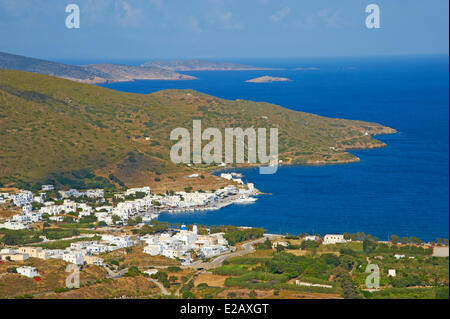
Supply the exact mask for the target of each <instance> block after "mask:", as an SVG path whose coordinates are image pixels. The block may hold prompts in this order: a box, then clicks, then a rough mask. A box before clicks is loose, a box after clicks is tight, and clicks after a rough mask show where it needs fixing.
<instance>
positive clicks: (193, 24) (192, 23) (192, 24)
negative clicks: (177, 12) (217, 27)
mask: <svg viewBox="0 0 450 319" xmlns="http://www.w3.org/2000/svg"><path fill="white" fill-rule="evenodd" d="M188 27H189V28H190V29H191V30H192V31H194V32H201V31H202V28H201V27H200V23H199V22H198V20H197V18H195V17H194V16H190V17H189V19H188Z"/></svg>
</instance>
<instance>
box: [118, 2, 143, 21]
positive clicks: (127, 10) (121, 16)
mask: <svg viewBox="0 0 450 319" xmlns="http://www.w3.org/2000/svg"><path fill="white" fill-rule="evenodd" d="M114 8H115V14H116V18H117V20H118V21H119V23H120V24H121V25H122V26H136V25H138V24H139V22H140V20H141V18H142V9H140V8H134V7H133V6H132V5H131V4H130V3H129V2H127V1H123V0H119V1H116V2H115V7H114Z"/></svg>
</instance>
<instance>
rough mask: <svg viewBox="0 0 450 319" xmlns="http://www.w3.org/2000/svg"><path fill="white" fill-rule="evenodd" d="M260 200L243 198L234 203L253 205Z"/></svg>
mask: <svg viewBox="0 0 450 319" xmlns="http://www.w3.org/2000/svg"><path fill="white" fill-rule="evenodd" d="M257 200H258V199H257V198H255V197H249V196H241V197H239V198H238V199H236V200H235V201H234V203H235V204H252V203H254V202H256V201H257Z"/></svg>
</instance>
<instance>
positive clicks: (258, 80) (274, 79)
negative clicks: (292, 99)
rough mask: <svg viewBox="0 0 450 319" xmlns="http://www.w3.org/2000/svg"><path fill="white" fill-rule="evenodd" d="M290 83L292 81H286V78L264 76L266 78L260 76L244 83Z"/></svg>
mask: <svg viewBox="0 0 450 319" xmlns="http://www.w3.org/2000/svg"><path fill="white" fill-rule="evenodd" d="M290 81H292V80H291V79H288V78H277V77H273V76H268V75H266V76H261V77H259V78H255V79H251V80H247V81H245V82H248V83H271V82H290Z"/></svg>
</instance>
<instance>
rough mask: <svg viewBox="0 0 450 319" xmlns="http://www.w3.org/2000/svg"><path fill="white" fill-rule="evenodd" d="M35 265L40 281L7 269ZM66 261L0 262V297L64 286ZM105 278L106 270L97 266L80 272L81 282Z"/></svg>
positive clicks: (51, 289)
mask: <svg viewBox="0 0 450 319" xmlns="http://www.w3.org/2000/svg"><path fill="white" fill-rule="evenodd" d="M24 265H26V266H33V267H36V269H37V271H38V273H39V275H40V277H41V279H42V280H41V281H39V282H37V281H35V280H34V279H31V278H27V277H24V276H21V275H19V274H9V273H7V269H8V268H10V267H20V266H24ZM67 265H68V263H66V262H65V261H63V260H58V259H52V260H42V259H37V258H30V259H28V260H26V261H25V262H22V263H19V262H3V263H2V264H0V274H1V277H0V298H13V297H15V296H21V295H25V294H27V295H35V294H40V293H45V292H49V291H53V290H54V289H55V288H60V287H65V281H66V277H67V275H69V273H66V267H67ZM105 278H106V271H105V270H104V269H103V268H100V267H97V266H87V267H86V266H85V267H84V268H83V269H82V270H81V272H80V279H81V284H84V283H87V282H95V281H96V280H102V279H105Z"/></svg>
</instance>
